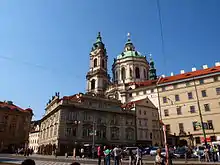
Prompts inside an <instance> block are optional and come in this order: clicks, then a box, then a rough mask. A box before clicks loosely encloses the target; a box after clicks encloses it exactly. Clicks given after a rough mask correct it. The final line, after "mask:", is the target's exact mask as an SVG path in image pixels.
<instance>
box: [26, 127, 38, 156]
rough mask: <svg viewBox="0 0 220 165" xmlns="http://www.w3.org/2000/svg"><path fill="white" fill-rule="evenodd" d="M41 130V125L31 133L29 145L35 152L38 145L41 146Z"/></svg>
mask: <svg viewBox="0 0 220 165" xmlns="http://www.w3.org/2000/svg"><path fill="white" fill-rule="evenodd" d="M39 132H40V128H39V125H37V126H36V128H35V130H34V131H32V132H30V133H29V139H28V141H29V143H28V147H29V148H30V149H33V152H34V153H37V152H38V147H39Z"/></svg>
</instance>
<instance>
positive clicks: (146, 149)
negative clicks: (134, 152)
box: [142, 147, 153, 155]
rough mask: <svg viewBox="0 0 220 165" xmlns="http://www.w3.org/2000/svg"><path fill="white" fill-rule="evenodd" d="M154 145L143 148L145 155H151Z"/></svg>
mask: <svg viewBox="0 0 220 165" xmlns="http://www.w3.org/2000/svg"><path fill="white" fill-rule="evenodd" d="M152 148H153V147H146V148H144V149H143V150H142V154H143V155H150V151H151V149H152Z"/></svg>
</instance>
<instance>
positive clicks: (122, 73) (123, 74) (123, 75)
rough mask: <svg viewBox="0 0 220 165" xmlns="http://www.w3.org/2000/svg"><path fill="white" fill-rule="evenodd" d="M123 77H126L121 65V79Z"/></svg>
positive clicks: (123, 78)
mask: <svg viewBox="0 0 220 165" xmlns="http://www.w3.org/2000/svg"><path fill="white" fill-rule="evenodd" d="M125 78H126V73H125V68H124V67H123V68H121V79H122V80H125Z"/></svg>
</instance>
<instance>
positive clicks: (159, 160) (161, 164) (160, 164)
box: [155, 149, 165, 165]
mask: <svg viewBox="0 0 220 165" xmlns="http://www.w3.org/2000/svg"><path fill="white" fill-rule="evenodd" d="M155 165H165V160H164V157H163V156H162V155H161V150H160V149H157V155H156V157H155Z"/></svg>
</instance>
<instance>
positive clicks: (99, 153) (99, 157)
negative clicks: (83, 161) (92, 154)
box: [97, 146, 103, 165]
mask: <svg viewBox="0 0 220 165" xmlns="http://www.w3.org/2000/svg"><path fill="white" fill-rule="evenodd" d="M97 156H98V165H101V162H102V156H103V151H102V148H101V146H98V148H97Z"/></svg>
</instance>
